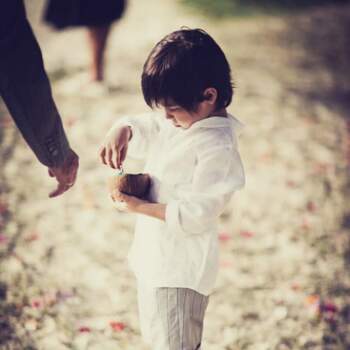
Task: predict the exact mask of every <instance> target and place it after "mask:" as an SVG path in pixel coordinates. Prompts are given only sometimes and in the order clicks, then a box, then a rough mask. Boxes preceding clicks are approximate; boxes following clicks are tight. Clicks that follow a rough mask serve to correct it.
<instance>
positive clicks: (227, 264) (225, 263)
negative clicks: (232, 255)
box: [220, 260, 232, 268]
mask: <svg viewBox="0 0 350 350" xmlns="http://www.w3.org/2000/svg"><path fill="white" fill-rule="evenodd" d="M231 266H232V262H231V261H229V260H222V261H220V267H223V268H228V267H231Z"/></svg>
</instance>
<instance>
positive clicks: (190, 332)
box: [100, 29, 245, 350]
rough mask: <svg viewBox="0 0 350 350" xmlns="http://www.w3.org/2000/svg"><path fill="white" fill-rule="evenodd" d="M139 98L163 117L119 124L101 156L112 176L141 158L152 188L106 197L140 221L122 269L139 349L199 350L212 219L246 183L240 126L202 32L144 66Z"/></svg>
mask: <svg viewBox="0 0 350 350" xmlns="http://www.w3.org/2000/svg"><path fill="white" fill-rule="evenodd" d="M142 91H143V95H144V98H145V101H146V103H147V104H148V105H149V106H150V107H154V106H157V107H160V108H161V109H162V113H159V114H158V113H151V114H149V115H142V116H136V117H124V118H122V119H121V120H119V121H118V122H117V123H116V124H115V125H114V126H113V127H112V129H111V130H110V131H109V132H108V134H107V136H106V138H105V140H104V142H103V146H102V148H101V153H100V155H101V159H102V162H103V163H104V164H106V165H109V166H110V167H112V168H120V167H121V165H122V163H123V161H124V159H125V157H126V155H127V152H128V155H130V156H133V157H139V158H145V159H146V165H145V169H144V172H145V173H148V174H150V176H151V178H152V186H151V190H150V194H149V198H148V199H149V200H147V201H146V200H141V199H138V198H136V197H133V196H127V195H124V194H121V193H113V194H112V196H113V198H114V200H115V201H117V202H121V203H122V205H123V207H124V209H123V210H125V211H128V212H134V213H137V214H138V215H137V223H136V229H135V236H134V241H133V244H132V247H131V250H130V252H129V255H128V260H129V264H130V267H131V269H132V270H133V271H134V272H135V275H136V278H137V284H138V305H139V316H140V324H141V331H142V335H143V338H144V340H145V341H146V342H148V343H149V344H151V345H152V349H153V350H179V349H186V350H198V349H200V347H201V339H202V331H203V320H204V313H205V310H206V307H207V304H208V299H209V295H210V294H211V293H212V291H213V287H214V283H215V280H216V276H217V271H218V250H219V246H218V227H217V221H218V217H219V215H220V214H221V213H222V211H223V209H224V206H225V204H226V203H227V202H228V201H229V199H230V198H231V196H232V194H233V193H234V192H235V191H236V190H237V189H239V188H241V187H243V185H244V182H245V176H244V170H243V166H242V162H241V159H240V156H239V153H238V148H237V147H238V146H237V132H238V131H239V130H240V129H241V127H242V124H241V123H240V122H239V121H238V120H237V119H236V118H234V117H233V116H231V115H230V114H228V113H227V111H226V107H227V106H228V105H229V104H230V103H231V99H232V94H233V91H232V83H231V75H230V67H229V64H228V62H227V60H226V58H225V55H224V53H223V52H222V50H221V49H220V47H219V46H218V45H217V43H216V42H215V41H214V40H213V39H212V38H211V37H210V36H209V35H208V34H207V33H206V32H204V31H203V30H200V29H193V30H192V29H183V30H179V31H175V32H173V33H171V34H169V35H167V36H166V37H165V38H164V39H162V40H161V41H160V42H159V43H158V44H157V45H156V46H155V47H154V48H153V50H152V51H151V53H150V55H149V57H148V58H147V60H146V63H145V65H144V68H143V73H142Z"/></svg>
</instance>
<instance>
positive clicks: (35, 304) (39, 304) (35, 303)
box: [31, 299, 44, 309]
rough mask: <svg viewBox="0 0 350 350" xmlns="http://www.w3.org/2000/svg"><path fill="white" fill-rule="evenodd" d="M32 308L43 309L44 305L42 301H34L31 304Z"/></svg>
mask: <svg viewBox="0 0 350 350" xmlns="http://www.w3.org/2000/svg"><path fill="white" fill-rule="evenodd" d="M31 306H32V308H34V309H41V308H42V307H43V306H44V303H43V301H42V300H40V299H33V300H32V302H31Z"/></svg>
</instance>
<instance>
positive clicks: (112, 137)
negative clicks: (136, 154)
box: [100, 126, 132, 169]
mask: <svg viewBox="0 0 350 350" xmlns="http://www.w3.org/2000/svg"><path fill="white" fill-rule="evenodd" d="M131 137H132V131H131V127H130V126H122V127H119V128H112V129H111V130H110V131H109V132H108V133H107V135H106V137H105V139H104V141H103V143H102V146H101V148H100V158H101V161H102V163H103V164H106V165H109V166H110V167H111V168H113V169H120V168H121V166H122V164H123V162H124V160H125V158H126V154H127V151H128V143H129V140H130V139H131Z"/></svg>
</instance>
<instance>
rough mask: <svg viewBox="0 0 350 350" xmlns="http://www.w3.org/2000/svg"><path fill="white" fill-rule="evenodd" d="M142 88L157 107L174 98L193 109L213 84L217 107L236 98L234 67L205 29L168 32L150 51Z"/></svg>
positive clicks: (174, 100) (186, 107)
mask: <svg viewBox="0 0 350 350" xmlns="http://www.w3.org/2000/svg"><path fill="white" fill-rule="evenodd" d="M141 83H142V92H143V96H144V98H145V101H146V103H147V104H148V105H149V106H150V107H153V106H154V105H156V106H158V105H159V103H161V102H163V103H167V101H173V102H174V103H176V104H178V105H180V106H181V107H183V108H185V109H187V110H190V111H193V110H195V109H196V107H197V105H198V103H199V102H201V101H204V100H205V96H204V95H203V93H204V91H205V89H207V88H208V87H213V88H215V89H216V90H217V93H218V97H217V101H216V109H221V108H223V107H227V106H228V105H229V104H230V103H231V100H232V95H233V88H232V82H231V70H230V66H229V64H228V62H227V59H226V57H225V54H224V53H223V51H222V50H221V48H220V47H219V45H218V44H217V43H216V42H215V41H214V39H212V38H211V37H210V35H209V34H207V33H206V32H205V31H204V30H202V29H187V28H186V29H181V30H178V31H175V32H173V33H170V34H168V35H167V36H165V37H164V38H163V39H162V40H161V41H160V42H159V43H158V44H157V45H156V46H155V47H154V48H153V50H152V51H151V53H150V54H149V56H148V58H147V60H146V62H145V64H144V67H143V72H142V82H141Z"/></svg>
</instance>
